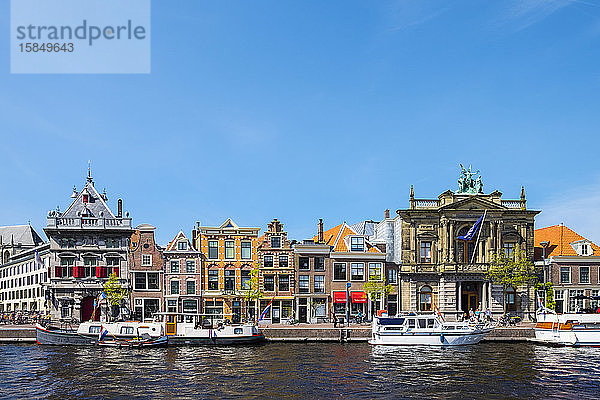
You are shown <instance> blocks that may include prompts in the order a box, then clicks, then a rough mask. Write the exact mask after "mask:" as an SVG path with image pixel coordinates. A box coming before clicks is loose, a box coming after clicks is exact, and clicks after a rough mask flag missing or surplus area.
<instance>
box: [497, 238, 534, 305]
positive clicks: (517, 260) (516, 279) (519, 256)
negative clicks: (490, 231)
mask: <svg viewBox="0 0 600 400" xmlns="http://www.w3.org/2000/svg"><path fill="white" fill-rule="evenodd" d="M486 275H487V278H488V279H489V280H490V281H491V282H492V283H494V284H496V285H500V286H502V290H503V298H505V299H506V289H508V288H509V287H512V288H515V289H516V288H517V287H519V286H522V285H526V284H535V283H536V282H537V279H538V276H537V271H536V268H535V266H534V265H533V262H531V260H530V259H529V258H527V254H526V252H525V251H524V250H523V249H522V248H521V246H520V245H518V244H517V245H516V246H515V247H514V250H513V254H511V255H508V254H507V253H506V252H505V251H503V250H501V251H499V252H498V253H496V254H493V255H492V259H491V262H490V267H489V269H488V271H487V274H486ZM504 312H506V300H505V301H504Z"/></svg>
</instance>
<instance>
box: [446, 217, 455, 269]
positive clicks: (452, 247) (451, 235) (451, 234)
mask: <svg viewBox="0 0 600 400" xmlns="http://www.w3.org/2000/svg"><path fill="white" fill-rule="evenodd" d="M448 259H449V260H450V262H452V263H454V262H456V260H455V259H454V221H452V222H450V257H448Z"/></svg>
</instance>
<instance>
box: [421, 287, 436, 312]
mask: <svg viewBox="0 0 600 400" xmlns="http://www.w3.org/2000/svg"><path fill="white" fill-rule="evenodd" d="M419 311H433V291H432V290H431V286H423V287H422V288H421V291H420V292H419Z"/></svg>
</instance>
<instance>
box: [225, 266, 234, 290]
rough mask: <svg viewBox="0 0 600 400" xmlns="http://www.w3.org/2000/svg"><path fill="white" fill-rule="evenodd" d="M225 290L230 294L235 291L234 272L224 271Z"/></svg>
mask: <svg viewBox="0 0 600 400" xmlns="http://www.w3.org/2000/svg"><path fill="white" fill-rule="evenodd" d="M225 290H227V291H230V292H231V291H234V290H235V270H232V269H226V270H225Z"/></svg>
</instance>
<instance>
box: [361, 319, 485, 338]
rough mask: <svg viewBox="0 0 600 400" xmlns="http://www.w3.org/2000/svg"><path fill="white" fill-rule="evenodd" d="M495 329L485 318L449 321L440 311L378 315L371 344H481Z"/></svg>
mask: <svg viewBox="0 0 600 400" xmlns="http://www.w3.org/2000/svg"><path fill="white" fill-rule="evenodd" d="M492 329H493V327H492V326H491V325H486V324H484V323H482V322H479V323H469V322H445V321H444V320H443V319H442V318H441V317H440V316H439V315H437V314H421V315H416V314H411V315H402V316H398V317H375V318H374V319H373V325H372V332H371V340H369V343H370V344H374V345H395V346H401V345H423V346H458V345H468V344H477V343H479V342H480V341H481V339H483V337H484V336H485V335H486V334H487V333H488V332H490V331H491V330H492Z"/></svg>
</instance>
